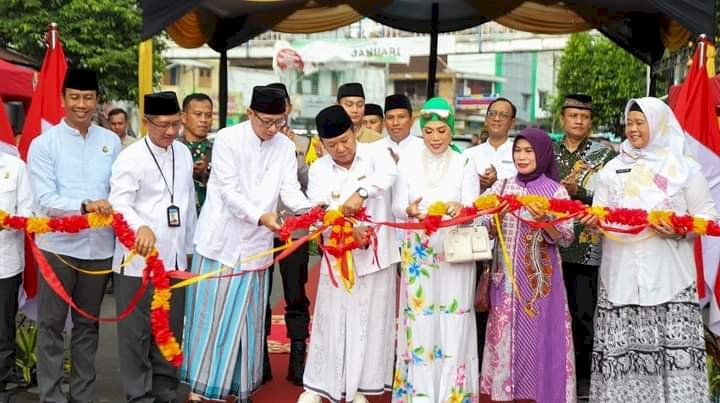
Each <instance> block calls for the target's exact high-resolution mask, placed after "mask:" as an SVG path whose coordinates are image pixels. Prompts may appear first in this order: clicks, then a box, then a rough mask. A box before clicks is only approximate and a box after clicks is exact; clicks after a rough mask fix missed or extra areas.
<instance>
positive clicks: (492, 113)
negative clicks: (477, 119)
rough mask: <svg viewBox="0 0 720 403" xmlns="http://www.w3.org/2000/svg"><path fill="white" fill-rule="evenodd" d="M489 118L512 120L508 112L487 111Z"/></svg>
mask: <svg viewBox="0 0 720 403" xmlns="http://www.w3.org/2000/svg"><path fill="white" fill-rule="evenodd" d="M486 115H487V117H489V118H491V119H492V118H496V117H499V118H500V120H508V119H510V118H511V116H510V114H509V113H507V112H500V111H487V114H486Z"/></svg>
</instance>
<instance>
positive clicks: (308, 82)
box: [297, 73, 320, 95]
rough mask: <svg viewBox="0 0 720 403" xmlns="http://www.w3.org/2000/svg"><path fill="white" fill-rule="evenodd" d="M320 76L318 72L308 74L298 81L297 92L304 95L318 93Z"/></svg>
mask: <svg viewBox="0 0 720 403" xmlns="http://www.w3.org/2000/svg"><path fill="white" fill-rule="evenodd" d="M319 86H320V77H319V74H318V73H313V74H310V75H307V76H305V77H303V78H302V79H300V80H299V81H298V83H297V93H298V94H303V95H318V87H319Z"/></svg>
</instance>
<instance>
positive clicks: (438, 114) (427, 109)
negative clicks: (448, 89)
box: [418, 97, 462, 154]
mask: <svg viewBox="0 0 720 403" xmlns="http://www.w3.org/2000/svg"><path fill="white" fill-rule="evenodd" d="M418 120H419V121H420V130H422V129H424V128H425V125H426V124H428V122H433V121H440V122H443V123H445V124H446V125H447V126H448V127H449V128H450V132H451V133H452V135H453V136H455V111H453V108H452V106H450V103H449V102H448V101H446V100H445V98H441V97H435V98H430V99H428V100H427V101H426V102H425V103H424V104H423V107H422V109H421V110H420V119H418ZM449 148H450V149H451V150H453V151H455V152H456V153H459V154H462V150H461V149H460V148H459V147H458V146H457V145H456V144H455V143H453V142H452V139H450V145H449Z"/></svg>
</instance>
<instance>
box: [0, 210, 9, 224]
mask: <svg viewBox="0 0 720 403" xmlns="http://www.w3.org/2000/svg"><path fill="white" fill-rule="evenodd" d="M7 216H8V213H7V212H5V211H4V210H0V228H3V222H5V218H7Z"/></svg>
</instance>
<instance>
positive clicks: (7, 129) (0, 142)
mask: <svg viewBox="0 0 720 403" xmlns="http://www.w3.org/2000/svg"><path fill="white" fill-rule="evenodd" d="M0 151H5V152H8V153H10V154H13V155H18V153H17V147H15V133H13V129H12V126H11V125H10V120H9V119H8V117H7V113H5V104H4V103H3V100H2V97H0Z"/></svg>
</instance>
